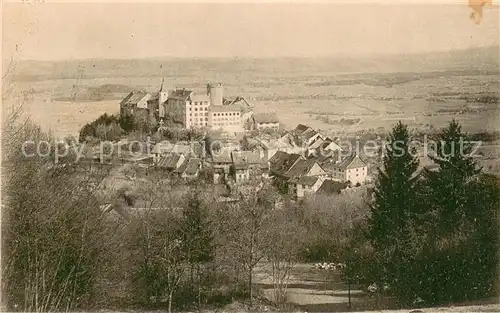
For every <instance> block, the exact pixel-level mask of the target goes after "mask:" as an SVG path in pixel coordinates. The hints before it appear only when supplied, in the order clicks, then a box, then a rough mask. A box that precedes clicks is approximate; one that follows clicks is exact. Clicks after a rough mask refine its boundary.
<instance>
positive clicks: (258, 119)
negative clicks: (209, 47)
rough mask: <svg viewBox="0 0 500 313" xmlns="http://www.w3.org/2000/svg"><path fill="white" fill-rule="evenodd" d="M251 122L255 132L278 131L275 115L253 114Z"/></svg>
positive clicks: (278, 125)
mask: <svg viewBox="0 0 500 313" xmlns="http://www.w3.org/2000/svg"><path fill="white" fill-rule="evenodd" d="M252 120H253V129H256V130H264V129H273V130H278V129H279V127H280V122H279V120H278V117H277V116H276V114H275V113H254V114H253V116H252Z"/></svg>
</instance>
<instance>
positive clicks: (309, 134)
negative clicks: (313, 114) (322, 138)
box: [300, 129, 318, 140]
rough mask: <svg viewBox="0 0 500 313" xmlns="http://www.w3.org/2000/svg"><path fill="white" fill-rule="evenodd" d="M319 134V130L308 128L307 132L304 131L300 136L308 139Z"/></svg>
mask: <svg viewBox="0 0 500 313" xmlns="http://www.w3.org/2000/svg"><path fill="white" fill-rule="evenodd" d="M317 134H318V132H317V131H315V130H314V129H308V130H306V131H305V132H303V133H302V134H300V137H302V138H304V139H306V140H309V139H311V138H312V137H314V136H316V135H317Z"/></svg>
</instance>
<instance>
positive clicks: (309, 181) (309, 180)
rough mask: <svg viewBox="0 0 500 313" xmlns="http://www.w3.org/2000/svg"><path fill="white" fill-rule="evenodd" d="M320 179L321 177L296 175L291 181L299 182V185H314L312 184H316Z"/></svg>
mask: <svg viewBox="0 0 500 313" xmlns="http://www.w3.org/2000/svg"><path fill="white" fill-rule="evenodd" d="M318 179H319V177H314V176H302V177H296V178H294V179H291V180H290V182H292V183H294V184H299V185H306V186H312V185H314V184H316V182H317V181H318Z"/></svg>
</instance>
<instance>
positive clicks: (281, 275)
mask: <svg viewBox="0 0 500 313" xmlns="http://www.w3.org/2000/svg"><path fill="white" fill-rule="evenodd" d="M297 217H298V216H296V215H294V214H293V213H292V212H290V211H289V210H288V209H287V208H284V209H281V210H275V211H274V212H273V217H272V221H273V223H272V224H273V225H275V227H273V228H272V229H271V230H270V232H269V235H270V239H271V240H270V242H269V245H268V247H267V249H266V256H267V259H268V261H269V262H270V263H271V276H272V280H273V289H274V301H275V303H276V304H278V305H283V304H284V303H285V302H286V292H287V287H288V283H289V279H290V274H291V271H292V269H293V268H294V266H295V265H296V264H297V262H298V260H299V255H300V251H301V249H302V248H303V238H304V237H305V235H306V234H305V229H304V227H301V225H300V223H299V221H298V219H297ZM278 225H279V226H278Z"/></svg>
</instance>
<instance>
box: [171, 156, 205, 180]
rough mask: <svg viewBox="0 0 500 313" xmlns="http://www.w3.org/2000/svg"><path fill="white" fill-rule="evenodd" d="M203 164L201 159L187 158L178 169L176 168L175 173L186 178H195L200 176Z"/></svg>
mask: <svg viewBox="0 0 500 313" xmlns="http://www.w3.org/2000/svg"><path fill="white" fill-rule="evenodd" d="M201 164H202V163H201V160H200V159H198V158H191V157H190V158H187V159H185V160H184V162H183V163H182V164H181V165H180V166H179V167H178V168H177V169H176V170H174V173H176V174H178V175H179V177H181V178H184V179H195V178H198V176H199V173H200V170H201Z"/></svg>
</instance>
